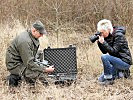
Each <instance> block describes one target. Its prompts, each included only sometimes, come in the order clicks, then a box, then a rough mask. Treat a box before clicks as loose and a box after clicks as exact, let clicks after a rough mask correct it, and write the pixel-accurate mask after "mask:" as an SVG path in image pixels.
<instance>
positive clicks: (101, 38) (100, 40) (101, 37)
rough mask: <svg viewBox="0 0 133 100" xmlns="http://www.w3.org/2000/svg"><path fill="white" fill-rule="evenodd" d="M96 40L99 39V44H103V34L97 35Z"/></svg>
mask: <svg viewBox="0 0 133 100" xmlns="http://www.w3.org/2000/svg"><path fill="white" fill-rule="evenodd" d="M98 41H99V42H100V43H101V44H103V42H104V37H103V36H99V39H98Z"/></svg>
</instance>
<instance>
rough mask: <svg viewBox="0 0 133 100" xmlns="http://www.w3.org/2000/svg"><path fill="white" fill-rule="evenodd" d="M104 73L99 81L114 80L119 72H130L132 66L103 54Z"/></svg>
mask: <svg viewBox="0 0 133 100" xmlns="http://www.w3.org/2000/svg"><path fill="white" fill-rule="evenodd" d="M101 59H102V62H103V67H104V73H102V75H101V76H100V77H99V79H98V80H99V81H103V80H104V79H112V78H113V77H115V75H116V73H117V71H118V70H128V69H129V67H130V65H129V64H127V63H126V62H124V61H122V60H121V59H120V58H117V57H114V56H111V55H109V54H103V55H102V56H101Z"/></svg>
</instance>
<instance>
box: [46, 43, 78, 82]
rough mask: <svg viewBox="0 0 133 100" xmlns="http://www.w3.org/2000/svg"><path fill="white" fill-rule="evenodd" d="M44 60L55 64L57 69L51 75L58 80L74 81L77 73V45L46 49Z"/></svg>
mask: <svg viewBox="0 0 133 100" xmlns="http://www.w3.org/2000/svg"><path fill="white" fill-rule="evenodd" d="M44 60H46V61H48V64H49V65H54V67H55V70H54V72H53V73H51V74H50V75H49V76H52V77H54V78H55V80H56V81H58V82H61V81H63V82H64V81H74V80H76V75H77V59H76V47H73V46H72V45H70V46H69V47H67V48H50V47H48V48H47V49H44Z"/></svg>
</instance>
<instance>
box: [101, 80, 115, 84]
mask: <svg viewBox="0 0 133 100" xmlns="http://www.w3.org/2000/svg"><path fill="white" fill-rule="evenodd" d="M99 83H100V84H101V85H113V84H114V80H113V79H106V80H105V81H103V82H99Z"/></svg>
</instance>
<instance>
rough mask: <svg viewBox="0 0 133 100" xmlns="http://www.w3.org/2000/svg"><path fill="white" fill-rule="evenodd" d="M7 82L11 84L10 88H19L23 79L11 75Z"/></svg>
mask: <svg viewBox="0 0 133 100" xmlns="http://www.w3.org/2000/svg"><path fill="white" fill-rule="evenodd" d="M7 81H8V82H9V86H11V87H17V86H18V84H19V82H20V81H21V77H20V76H19V75H13V74H10V75H9V76H7Z"/></svg>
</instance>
